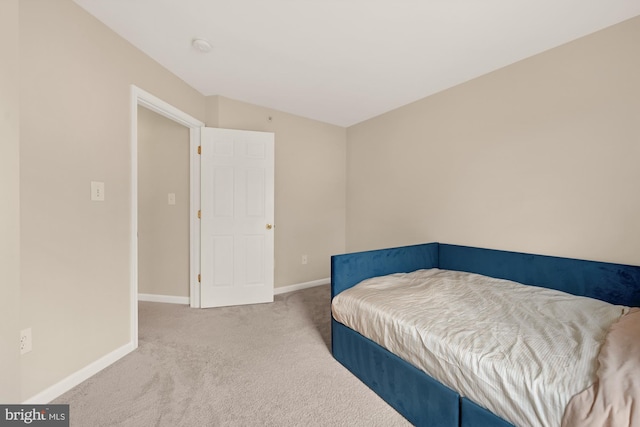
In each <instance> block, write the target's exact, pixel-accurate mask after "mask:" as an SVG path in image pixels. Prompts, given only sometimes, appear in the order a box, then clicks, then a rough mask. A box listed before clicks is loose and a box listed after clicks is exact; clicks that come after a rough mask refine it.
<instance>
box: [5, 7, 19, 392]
mask: <svg viewBox="0 0 640 427" xmlns="http://www.w3.org/2000/svg"><path fill="white" fill-rule="evenodd" d="M18 7H19V6H18V0H3V1H1V2H0V57H2V61H0V200H2V202H1V203H0V402H2V403H18V402H20V401H21V400H20V377H19V373H20V356H19V351H18V340H19V329H20V327H19V322H18V318H19V312H18V307H19V302H20V193H19V188H20V184H19V179H20V169H19V166H20V165H19V161H20V153H19V148H20V145H19V124H20V102H19V65H18V64H19V53H18V44H19V40H18V33H19V31H18Z"/></svg>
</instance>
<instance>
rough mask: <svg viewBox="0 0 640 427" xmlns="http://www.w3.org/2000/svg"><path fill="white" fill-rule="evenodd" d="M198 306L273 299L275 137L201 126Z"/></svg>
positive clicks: (268, 134) (258, 301)
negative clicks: (199, 300) (199, 280)
mask: <svg viewBox="0 0 640 427" xmlns="http://www.w3.org/2000/svg"><path fill="white" fill-rule="evenodd" d="M201 135H202V141H201V142H202V155H201V193H202V194H201V205H202V209H201V212H202V213H201V289H200V292H201V304H200V305H201V307H219V306H226V305H238V304H253V303H262V302H271V301H273V275H274V259H273V257H274V230H273V228H271V227H269V228H268V227H267V224H273V220H274V218H273V217H274V135H273V134H272V133H266V132H251V131H238V130H229V129H214V128H203V129H202V133H201Z"/></svg>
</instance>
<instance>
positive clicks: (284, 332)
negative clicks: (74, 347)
mask: <svg viewBox="0 0 640 427" xmlns="http://www.w3.org/2000/svg"><path fill="white" fill-rule="evenodd" d="M329 299H330V296H329V286H328V285H325V286H318V287H315V288H310V289H305V290H302V291H296V292H291V293H288V294H282V295H278V296H276V300H275V302H274V303H272V304H259V305H251V306H242V307H226V308H216V309H204V310H200V309H191V308H188V307H186V306H181V305H174V304H161V303H151V302H141V303H140V310H139V334H140V339H139V344H140V347H139V348H138V349H137V350H136V351H134V352H133V353H131V354H129V355H127V356H126V357H124V358H122V359H121V360H119V361H118V362H117V363H115V364H113V365H112V366H110V367H108V368H106V369H105V370H103V371H102V372H100V373H98V374H97V375H95V376H94V377H92V378H90V379H89V380H87V381H85V382H84V383H82V384H80V385H78V386H77V387H75V388H74V389H72V390H70V391H69V392H67V393H65V394H64V395H62V396H60V397H59V398H58V399H56V400H55V402H53V403H68V404H70V418H71V426H74V427H93V426H136V427H146V426H193V427H197V426H407V425H410V424H409V423H408V422H407V421H406V420H405V419H404V418H403V417H402V416H400V415H399V414H398V413H397V412H395V411H394V410H393V409H392V408H391V407H390V406H388V405H387V404H386V403H385V402H383V401H382V400H381V399H380V398H379V397H378V396H377V395H375V394H374V393H373V392H372V391H371V390H369V389H368V388H367V387H366V386H365V385H364V384H362V383H361V382H360V381H359V380H358V379H357V378H355V377H354V376H353V375H352V374H351V373H349V372H348V371H347V370H346V369H345V368H344V367H342V365H340V364H339V363H338V362H336V361H335V360H334V359H333V357H332V356H331V353H330V351H329V348H330V343H329V340H330V332H329V331H330V326H329V324H330V323H329V321H330V317H329V316H330V308H329Z"/></svg>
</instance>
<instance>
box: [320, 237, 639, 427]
mask: <svg viewBox="0 0 640 427" xmlns="http://www.w3.org/2000/svg"><path fill="white" fill-rule="evenodd" d="M424 268H440V269H445V270H457V271H466V272H470V273H478V274H483V275H485V276H491V277H496V278H500V279H508V280H513V281H516V282H520V283H524V284H527V285H535V286H541V287H546V288H551V289H558V290H561V291H564V292H569V293H572V294H575V295H582V296H588V297H592V298H597V299H600V300H604V301H608V302H610V303H613V304H621V305H627V306H632V307H637V306H640V267H636V266H630V265H622V264H612V263H605V262H594V261H584V260H577V259H569V258H558V257H551V256H544V255H533V254H526V253H518V252H507V251H499V250H492V249H481V248H473V247H467V246H456V245H448V244H442V243H427V244H422V245H413V246H405V247H400V248H390V249H380V250H374V251H368V252H358V253H351V254H344V255H335V256H333V257H331V298H333V297H334V296H336V295H337V294H339V293H340V292H342V291H343V290H345V289H348V288H350V287H352V286H354V285H356V284H357V283H359V282H360V281H362V280H364V279H367V278H369V277H375V276H383V275H386V274H392V273H399V272H410V271H415V270H419V269H424ZM331 345H332V353H333V356H334V357H335V358H336V360H338V361H339V362H340V363H342V364H343V365H344V366H345V367H346V368H347V369H349V370H350V371H351V372H352V373H353V374H354V375H356V376H357V377H358V378H359V379H360V380H361V381H362V382H364V383H365V384H366V385H367V386H369V387H370V388H371V389H372V390H373V391H375V392H376V393H377V394H378V395H379V396H380V397H382V398H383V399H384V400H385V401H386V402H387V403H389V404H390V405H391V406H392V407H394V408H395V409H396V410H397V411H398V412H400V413H401V414H402V415H403V416H404V417H405V418H406V419H407V420H409V421H410V422H411V423H413V424H414V425H416V426H443V427H444V426H446V427H453V426H455V427H458V426H464V427H474V426H487V427H490V426H491V427H493V426H495V427H498V426H510V425H511V424H509V423H508V422H506V421H504V420H503V419H501V418H499V417H497V416H496V415H494V414H492V413H491V412H489V411H487V410H486V409H484V408H482V407H480V406H478V405H477V404H475V403H474V402H472V401H471V400H469V399H467V398H465V397H461V396H460V395H459V394H458V393H456V392H455V391H453V390H451V389H449V388H447V387H445V386H444V385H442V384H440V383H439V382H438V381H436V380H434V379H433V378H431V377H430V376H428V375H426V374H425V373H424V372H422V371H420V370H418V369H416V368H415V367H413V366H412V365H410V364H409V363H407V362H405V361H404V360H402V359H400V358H399V357H397V356H395V355H394V354H392V353H390V352H388V351H387V350H386V349H384V348H383V347H381V346H379V345H378V344H376V343H374V342H373V341H371V340H369V339H367V338H365V337H363V336H362V335H360V334H359V333H357V332H355V331H353V330H352V329H350V328H348V327H346V326H344V325H343V324H341V323H339V322H337V321H336V320H335V319H333V318H332V319H331Z"/></svg>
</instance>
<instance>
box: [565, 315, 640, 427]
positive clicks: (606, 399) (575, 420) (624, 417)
mask: <svg viewBox="0 0 640 427" xmlns="http://www.w3.org/2000/svg"><path fill="white" fill-rule="evenodd" d="M598 365H599V366H598V371H597V373H596V375H597V379H596V381H595V383H594V384H593V385H591V386H590V387H589V388H587V389H586V390H584V391H583V392H582V393H580V394H577V395H576V396H574V397H573V398H572V399H571V401H570V402H569V405H568V406H567V409H566V411H565V413H564V417H563V419H562V426H563V427H618V426H629V427H638V426H640V309H638V308H633V309H631V312H630V313H629V314H627V315H626V316H624V317H622V318H621V319H620V320H619V321H618V322H617V323H614V324H613V325H612V326H611V329H610V330H609V333H608V334H607V336H606V338H605V341H604V344H603V346H602V349H601V350H600V354H599V356H598Z"/></svg>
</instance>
